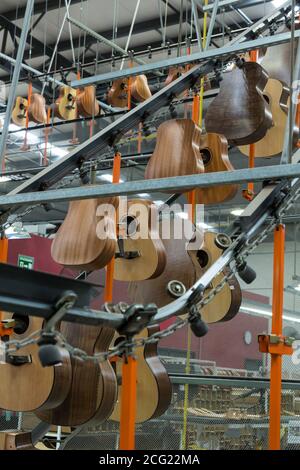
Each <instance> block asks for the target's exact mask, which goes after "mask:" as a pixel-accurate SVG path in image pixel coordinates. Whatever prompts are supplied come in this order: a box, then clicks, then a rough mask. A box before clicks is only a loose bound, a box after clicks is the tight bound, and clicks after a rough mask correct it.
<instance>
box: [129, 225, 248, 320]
mask: <svg viewBox="0 0 300 470" xmlns="http://www.w3.org/2000/svg"><path fill="white" fill-rule="evenodd" d="M215 236H216V234H215V233H213V232H205V234H204V241H203V234H201V233H198V236H197V243H194V244H193V245H192V244H191V243H187V240H186V239H177V240H176V239H174V238H172V239H170V240H164V239H163V243H164V245H165V248H166V251H167V266H166V269H165V271H164V272H163V274H162V275H161V276H160V277H159V278H157V279H154V280H147V281H142V282H132V283H130V285H129V288H128V293H129V297H130V299H131V301H132V302H141V303H149V302H154V303H156V304H157V306H158V307H163V306H164V305H167V304H169V303H170V302H172V301H173V300H174V297H173V296H172V295H171V294H170V293H169V291H168V290H167V286H168V283H169V282H170V281H175V280H176V281H180V282H182V283H183V284H184V286H185V288H186V289H189V288H190V287H192V285H193V284H194V283H195V281H196V280H197V279H198V278H199V277H200V276H201V275H202V274H204V272H205V271H206V270H207V269H208V268H209V267H210V266H211V264H212V263H213V262H214V261H215V260H216V259H218V257H219V256H220V250H219V249H218V248H217V247H216V246H215V244H214V239H215ZM201 240H202V242H201ZM201 251H203V252H204V254H205V255H206V257H205V256H203V257H204V258H206V259H207V264H206V265H205V266H203V267H201V266H200V264H199V252H201ZM201 254H202V253H200V255H201ZM202 255H203V254H202ZM223 272H224V273H226V269H225V270H224V271H223ZM221 277H223V275H222V273H221V274H220V275H219V276H217V277H216V279H215V280H214V281H213V283H212V285H211V287H210V288H209V289H207V291H206V292H205V295H207V294H209V292H210V290H211V289H212V288H213V287H214V286H215V285H216V283H218V282H219V281H220V279H221ZM240 304H241V290H240V286H239V283H238V281H237V280H236V278H231V279H230V280H229V281H228V283H227V284H225V286H224V287H223V289H221V291H220V292H219V293H218V294H217V295H216V296H215V297H214V299H213V300H212V301H211V302H210V303H209V304H208V305H206V306H205V307H204V308H203V309H201V315H202V318H203V319H204V320H205V321H206V323H215V322H221V321H227V320H230V319H231V318H233V317H234V316H235V315H236V314H237V313H238V311H239V307H240Z"/></svg>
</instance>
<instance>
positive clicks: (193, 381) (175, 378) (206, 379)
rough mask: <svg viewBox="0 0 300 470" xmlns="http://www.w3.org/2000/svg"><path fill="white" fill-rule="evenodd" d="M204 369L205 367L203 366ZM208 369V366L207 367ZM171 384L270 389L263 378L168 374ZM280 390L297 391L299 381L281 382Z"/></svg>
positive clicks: (299, 386)
mask: <svg viewBox="0 0 300 470" xmlns="http://www.w3.org/2000/svg"><path fill="white" fill-rule="evenodd" d="M196 367H201V364H199V365H198V364H196ZM203 367H205V366H203ZM208 367H209V366H208ZM170 379H171V382H172V383H174V384H185V383H188V384H189V385H217V386H219V387H234V388H257V389H264V390H266V389H267V390H268V389H269V388H270V379H265V378H261V377H259V378H254V377H251V378H250V377H226V376H223V377H222V376H220V375H215V376H213V375H211V376H209V375H207V376H199V375H192V374H191V375H182V374H170ZM282 388H284V389H287V390H299V389H300V381H299V380H283V381H282Z"/></svg>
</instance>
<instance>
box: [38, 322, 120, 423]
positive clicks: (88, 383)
mask: <svg viewBox="0 0 300 470" xmlns="http://www.w3.org/2000/svg"><path fill="white" fill-rule="evenodd" d="M60 331H61V333H62V334H63V335H64V337H65V338H66V340H67V342H68V343H70V344H71V345H72V346H73V347H78V348H81V349H83V350H84V351H86V352H87V353H88V354H90V355H93V354H95V353H98V352H103V351H105V350H107V349H108V347H109V345H110V344H111V341H112V338H113V335H114V330H111V329H109V328H99V327H94V326H92V327H91V326H87V325H79V324H75V323H68V322H63V323H62V324H61V328H60ZM71 360H72V382H71V387H70V389H69V393H68V395H67V397H66V399H65V400H64V402H63V403H62V404H61V405H60V406H58V407H56V408H53V409H51V410H49V411H43V412H37V413H36V414H37V416H38V418H39V419H41V420H42V421H46V422H47V423H51V424H55V425H60V426H79V425H82V424H86V423H90V424H96V423H100V422H101V421H103V420H105V419H107V418H108V417H109V416H110V415H111V412H112V410H113V407H114V405H115V401H116V396H117V382H116V377H115V373H114V370H113V368H112V366H111V364H110V363H109V361H105V362H96V361H91V360H87V361H81V360H79V359H77V358H74V357H72V359H71Z"/></svg>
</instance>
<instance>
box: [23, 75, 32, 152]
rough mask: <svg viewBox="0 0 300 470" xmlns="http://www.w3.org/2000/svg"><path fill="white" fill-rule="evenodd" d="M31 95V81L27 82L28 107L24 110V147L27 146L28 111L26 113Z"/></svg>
mask: <svg viewBox="0 0 300 470" xmlns="http://www.w3.org/2000/svg"><path fill="white" fill-rule="evenodd" d="M31 95H32V83H31V82H29V83H28V99H27V102H28V108H27V110H26V121H25V127H26V130H25V137H24V148H25V147H26V146H27V132H28V125H29V113H28V109H29V106H30V103H31Z"/></svg>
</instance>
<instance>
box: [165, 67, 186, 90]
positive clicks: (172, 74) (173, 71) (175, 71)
mask: <svg viewBox="0 0 300 470" xmlns="http://www.w3.org/2000/svg"><path fill="white" fill-rule="evenodd" d="M183 73H184V70H183V68H182V67H171V68H169V73H168V76H167V78H166V81H165V86H167V85H170V83H172V82H174V80H176V79H177V78H179V77H181V75H182V74H183Z"/></svg>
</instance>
